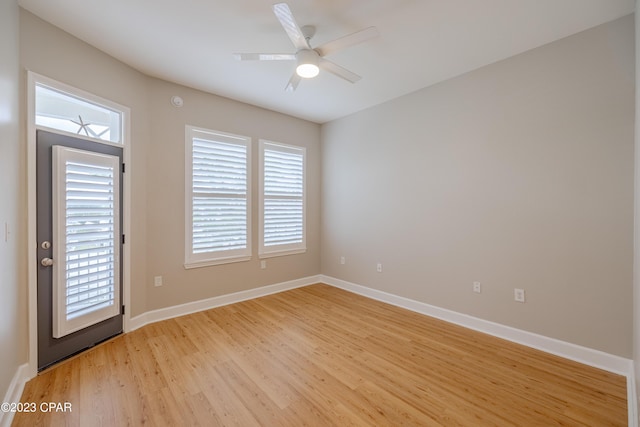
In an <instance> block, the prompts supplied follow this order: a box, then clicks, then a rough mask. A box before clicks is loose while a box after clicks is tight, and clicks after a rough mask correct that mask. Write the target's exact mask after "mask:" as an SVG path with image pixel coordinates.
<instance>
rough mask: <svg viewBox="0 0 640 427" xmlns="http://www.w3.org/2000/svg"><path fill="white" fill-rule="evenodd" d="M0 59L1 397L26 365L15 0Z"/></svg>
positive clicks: (3, 29)
mask: <svg viewBox="0 0 640 427" xmlns="http://www.w3.org/2000/svg"><path fill="white" fill-rule="evenodd" d="M0 58H2V60H0V295H2V298H0V349H2V350H0V396H4V394H5V392H6V390H7V389H8V388H9V384H10V383H11V380H12V378H13V376H14V374H15V373H16V370H17V369H18V366H20V365H21V364H23V363H25V362H26V361H27V340H26V336H27V314H26V307H27V302H26V291H27V286H26V274H25V273H24V271H25V270H24V269H25V258H26V257H25V251H26V249H25V246H24V221H23V220H22V218H23V217H24V215H25V209H24V203H25V201H24V199H23V197H22V194H23V192H24V190H25V186H26V185H25V169H24V150H23V149H22V147H21V145H20V137H19V129H20V126H19V123H20V120H19V107H18V106H19V97H18V95H19V94H18V87H19V81H20V78H19V69H20V68H19V51H18V5H17V3H16V2H15V1H14V0H9V1H2V2H0ZM5 224H7V225H8V227H9V233H10V234H9V236H8V239H6V238H5ZM1 418H2V414H0V419H1Z"/></svg>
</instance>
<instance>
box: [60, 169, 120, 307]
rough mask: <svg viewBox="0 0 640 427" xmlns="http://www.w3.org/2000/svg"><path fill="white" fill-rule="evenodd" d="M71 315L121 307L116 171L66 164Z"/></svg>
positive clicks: (67, 297) (67, 277) (67, 267)
mask: <svg viewBox="0 0 640 427" xmlns="http://www.w3.org/2000/svg"><path fill="white" fill-rule="evenodd" d="M65 169H66V171H65V177H66V178H65V181H66V191H65V193H66V203H65V204H66V207H65V216H66V236H65V238H66V241H65V248H66V281H67V286H66V288H67V296H66V313H67V319H73V318H75V317H77V316H81V315H83V314H86V313H88V312H91V311H94V310H97V309H100V308H103V307H107V306H111V305H113V304H114V302H115V295H114V288H115V272H116V269H115V241H116V239H115V227H114V226H115V220H114V219H115V218H114V217H115V212H114V208H115V203H114V202H115V200H114V195H115V192H114V172H115V171H114V170H113V168H110V167H103V166H96V165H88V164H81V163H76V162H70V161H68V162H66V168H65Z"/></svg>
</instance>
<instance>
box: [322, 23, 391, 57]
mask: <svg viewBox="0 0 640 427" xmlns="http://www.w3.org/2000/svg"><path fill="white" fill-rule="evenodd" d="M379 35H380V33H379V32H378V29H377V28H376V27H369V28H365V29H364V30H360V31H356V32H355V33H352V34H349V35H347V36H344V37H340V38H339V39H335V40H333V41H330V42H327V43H325V44H323V45H322V46H319V47H317V48H315V51H316V52H318V54H319V55H320V56H325V55H329V54H331V53H333V52H337V51H339V50H342V49H344V48H347V47H349V46H353V45H356V44H359V43H362V42H365V41H367V40H370V39H372V38H374V37H378V36H379Z"/></svg>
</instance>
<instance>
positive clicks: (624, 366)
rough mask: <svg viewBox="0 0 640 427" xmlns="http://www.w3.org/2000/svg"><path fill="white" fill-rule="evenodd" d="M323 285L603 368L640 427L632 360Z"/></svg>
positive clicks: (331, 281) (369, 292)
mask: <svg viewBox="0 0 640 427" xmlns="http://www.w3.org/2000/svg"><path fill="white" fill-rule="evenodd" d="M320 282H322V283H326V284H327V285H331V286H335V287H336V288H340V289H343V290H345V291H349V292H353V293H355V294H358V295H362V296H365V297H367V298H372V299H375V300H378V301H382V302H385V303H388V304H391V305H395V306H397V307H401V308H405V309H407V310H411V311H414V312H416V313H420V314H424V315H427V316H431V317H435V318H437V319H440V320H444V321H446V322H450V323H454V324H456V325H460V326H464V327H465V328H469V329H473V330H476V331H479V332H483V333H485V334H489V335H493V336H495V337H498V338H503V339H506V340H508V341H512V342H515V343H518V344H522V345H526V346H527V347H532V348H535V349H537V350H542V351H544V352H547V353H551V354H555V355H556V356H560V357H564V358H565V359H569V360H573V361H576V362H579V363H583V364H585V365H589V366H593V367H595V368H599V369H603V370H605V371H609V372H612V373H615V374H618V375H623V376H625V377H626V378H627V408H628V421H629V426H633V427H637V426H638V404H637V400H636V399H637V393H636V384H635V372H634V363H633V360H631V359H625V358H624V357H620V356H615V355H612V354H608V353H605V352H603V351H600V350H594V349H592V348H588V347H582V346H579V345H576V344H571V343H568V342H565V341H560V340H557V339H555V338H549V337H545V336H543V335H538V334H534V333H533V332H527V331H523V330H520V329H516V328H512V327H510V326H505V325H501V324H499V323H495V322H490V321H488V320H483V319H479V318H477V317H473V316H469V315H467V314H462V313H458V312H455V311H452V310H447V309H444V308H440V307H436V306H433V305H430V304H426V303H423V302H419V301H415V300H412V299H409V298H405V297H401V296H397V295H393V294H390V293H387V292H383V291H379V290H376V289H372V288H368V287H366V286H362V285H357V284H355V283H351V282H347V281H345V280H341V279H336V278H335V277H330V276H324V275H321V276H320Z"/></svg>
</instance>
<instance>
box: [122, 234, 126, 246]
mask: <svg viewBox="0 0 640 427" xmlns="http://www.w3.org/2000/svg"><path fill="white" fill-rule="evenodd" d="M124 243H125V238H124V234H123V235H122V244H123V245H124Z"/></svg>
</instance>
